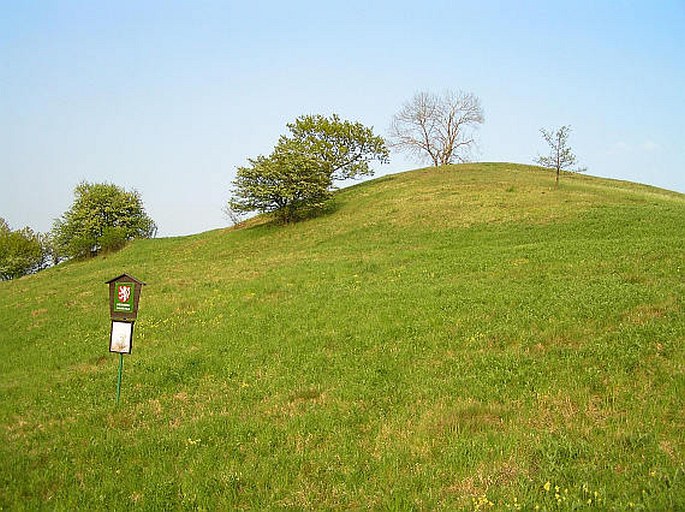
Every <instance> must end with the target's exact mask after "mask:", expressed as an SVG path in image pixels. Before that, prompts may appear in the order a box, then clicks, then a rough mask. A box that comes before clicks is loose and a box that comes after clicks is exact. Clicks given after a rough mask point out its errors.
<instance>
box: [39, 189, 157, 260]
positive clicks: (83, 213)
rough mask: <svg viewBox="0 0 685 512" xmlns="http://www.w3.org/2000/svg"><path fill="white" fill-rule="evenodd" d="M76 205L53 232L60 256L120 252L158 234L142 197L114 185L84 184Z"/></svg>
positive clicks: (57, 224) (61, 218)
mask: <svg viewBox="0 0 685 512" xmlns="http://www.w3.org/2000/svg"><path fill="white" fill-rule="evenodd" d="M74 196H75V199H74V203H73V204H72V206H71V208H70V209H69V210H67V211H66V212H65V213H64V214H63V215H62V216H61V217H60V218H59V219H56V220H55V223H54V226H53V229H52V240H53V243H54V247H55V249H56V251H57V252H58V254H59V255H63V256H66V257H69V258H80V257H84V256H94V255H96V254H98V253H99V252H100V251H103V250H104V251H110V250H117V249H119V248H121V247H123V245H124V244H125V243H126V242H127V241H129V240H133V239H134V238H151V237H152V236H154V235H155V233H156V232H157V226H156V225H155V223H154V221H153V220H152V219H151V218H150V217H149V216H148V215H147V213H145V208H144V207H143V202H142V200H141V198H140V194H139V193H138V192H136V191H135V190H134V191H132V192H127V191H126V190H124V189H123V188H120V187H118V186H116V185H113V184H111V183H87V182H83V183H80V184H79V185H78V186H77V187H76V188H75V189H74Z"/></svg>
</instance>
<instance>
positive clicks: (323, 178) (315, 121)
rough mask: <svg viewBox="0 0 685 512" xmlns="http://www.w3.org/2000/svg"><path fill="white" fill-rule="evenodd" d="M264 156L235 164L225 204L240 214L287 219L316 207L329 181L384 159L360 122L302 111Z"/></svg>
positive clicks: (366, 170) (363, 171) (380, 145)
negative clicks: (230, 195) (305, 113)
mask: <svg viewBox="0 0 685 512" xmlns="http://www.w3.org/2000/svg"><path fill="white" fill-rule="evenodd" d="M287 128H288V131H289V132H290V133H289V134H288V135H282V136H281V137H280V138H279V140H278V142H277V144H276V146H275V147H274V150H273V152H272V153H271V154H270V155H269V156H268V157H266V156H258V157H257V158H254V159H249V160H248V162H249V165H248V166H244V167H238V170H237V175H236V178H235V180H234V181H233V192H232V197H231V199H230V200H229V203H228V208H229V209H230V210H231V211H234V212H239V213H248V212H255V211H257V212H262V213H267V212H274V213H275V214H276V216H277V218H278V219H279V220H281V221H282V222H290V221H292V220H296V219H297V218H298V217H300V216H302V215H305V214H307V213H310V212H313V211H317V210H320V209H321V208H322V207H323V206H324V205H325V203H326V201H327V200H328V199H329V198H330V197H331V193H332V187H333V183H334V182H335V181H339V180H345V179H355V178H359V177H362V176H368V175H372V174H373V170H372V169H371V166H370V163H371V162H372V161H374V160H378V161H380V162H381V163H386V162H387V161H388V157H389V152H388V149H387V147H386V145H385V141H384V140H383V138H382V137H380V136H377V135H374V133H373V130H372V129H371V128H368V127H366V126H364V125H362V124H361V123H359V122H351V121H346V120H341V119H340V118H339V117H338V116H337V115H336V114H333V115H332V116H331V117H325V116H322V115H305V116H301V117H298V118H297V119H296V120H295V121H294V122H293V123H289V124H287Z"/></svg>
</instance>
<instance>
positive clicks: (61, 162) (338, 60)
mask: <svg viewBox="0 0 685 512" xmlns="http://www.w3.org/2000/svg"><path fill="white" fill-rule="evenodd" d="M445 89H453V90H459V89H461V90H464V91H468V92H473V93H475V94H476V95H477V96H479V97H480V99H481V101H482V105H483V108H484V111H485V123H484V125H483V126H482V128H481V129H480V130H479V134H478V137H479V147H478V151H477V152H476V154H475V155H474V156H475V158H474V159H475V160H479V161H510V162H521V163H531V162H532V159H533V158H534V157H535V156H537V155H538V154H540V153H545V152H546V147H545V146H544V142H543V141H542V138H541V136H540V133H539V130H540V128H543V127H544V128H548V129H549V128H557V127H559V126H561V125H565V124H569V125H571V126H572V129H573V132H572V135H571V140H570V143H571V146H572V147H573V149H574V150H575V152H576V155H577V156H578V159H579V163H580V164H581V165H582V166H586V167H588V172H589V174H593V175H597V176H604V177H610V178H616V179H626V180H631V181H637V182H640V183H647V184H652V185H656V186H660V187H664V188H668V189H672V190H678V191H680V192H685V141H684V137H683V135H684V134H685V129H684V128H683V120H685V2H684V1H682V0H680V1H671V2H668V1H656V2H629V1H624V2H617V1H611V2H596V1H592V2H583V1H581V2H576V1H569V2H553V1H551V2H550V1H539V2H537V1H535V2H534V1H522V2H494V1H480V2H458V1H451V2H442V1H436V2H430V1H426V2H403V1H377V2H374V1H371V0H366V1H357V0H348V1H345V2H321V1H317V2H303V1H291V2H271V1H250V2H247V1H245V2H233V1H198V0H194V1H192V2H191V1H188V2H180V1H158V2H156V1H145V0H139V1H117V2H98V1H83V2H75V1H49V0H41V1H28V0H27V1H21V2H5V3H4V4H3V8H2V14H1V15H0V217H4V218H5V219H6V220H7V221H8V222H9V224H10V226H11V227H12V228H15V229H16V228H20V227H23V226H26V225H28V226H31V227H32V228H34V229H36V230H39V231H47V230H49V229H50V227H51V225H52V221H53V220H54V219H55V218H56V217H59V216H60V215H61V214H62V213H63V212H64V211H65V210H66V209H68V208H69V206H70V205H71V203H72V201H73V189H74V187H75V186H76V185H77V184H78V182H79V181H82V180H87V181H93V182H104V181H108V182H113V183H116V184H117V185H120V186H123V187H125V188H127V189H136V190H138V191H139V192H140V193H141V194H142V197H143V200H144V203H145V205H146V208H147V210H148V212H149V213H150V215H151V216H152V217H153V218H154V219H155V221H156V222H157V224H158V225H159V228H160V235H162V236H169V235H182V234H189V233H197V232H201V231H206V230H208V229H212V228H216V227H222V226H226V225H228V224H229V221H228V220H227V219H226V218H225V216H224V214H223V213H222V207H223V205H224V204H225V202H226V200H227V199H228V196H229V186H230V183H231V180H232V179H233V176H234V174H235V168H236V166H239V165H244V164H245V163H246V159H247V158H249V157H255V156H257V155H259V154H268V153H269V152H270V151H271V149H272V147H273V145H274V143H275V142H276V140H277V138H278V136H279V135H280V134H282V133H284V132H285V124H286V123H288V122H290V121H292V120H293V119H294V118H295V117H297V116H298V115H301V114H308V113H322V114H331V113H333V112H335V113H338V114H340V115H341V116H342V117H343V118H347V119H351V120H355V121H361V122H362V123H364V124H366V125H369V126H373V127H374V129H375V131H376V132H377V133H379V134H382V135H385V134H386V133H387V129H388V126H389V123H390V119H391V117H392V115H393V114H394V113H395V112H396V111H397V110H398V109H399V108H400V107H401V105H402V103H403V102H404V101H406V100H408V99H409V98H410V97H411V96H412V95H413V94H414V93H415V92H417V91H422V90H425V91H432V92H441V91H443V90H445ZM419 166H420V164H419V163H417V162H414V161H410V160H408V159H406V158H404V157H403V156H402V155H393V158H392V162H391V164H390V165H386V166H383V167H380V168H378V174H385V173H390V172H399V171H403V170H407V169H412V168H416V167H419Z"/></svg>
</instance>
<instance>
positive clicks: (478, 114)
mask: <svg viewBox="0 0 685 512" xmlns="http://www.w3.org/2000/svg"><path fill="white" fill-rule="evenodd" d="M483 121H484V117H483V109H482V107H481V105H480V99H478V97H477V96H475V95H474V94H472V93H465V92H462V91H457V92H453V91H445V92H444V93H443V94H442V95H437V94H432V93H428V92H419V93H416V94H415V95H414V97H413V98H412V99H411V100H409V101H408V102H406V103H405V104H404V105H403V106H402V109H401V110H400V111H399V112H398V113H397V114H395V115H394V116H393V119H392V123H391V125H390V137H391V140H392V146H393V147H396V148H399V149H400V150H402V151H406V152H407V153H409V154H411V155H413V156H414V157H417V158H419V159H428V160H429V161H431V162H433V165H435V166H436V167H437V166H439V165H446V164H451V163H454V162H455V161H457V162H465V161H467V155H468V150H469V149H470V147H471V145H472V144H473V143H474V142H475V139H474V138H473V137H472V136H471V134H472V132H473V130H474V129H476V128H477V126H478V125H479V124H482V123H483Z"/></svg>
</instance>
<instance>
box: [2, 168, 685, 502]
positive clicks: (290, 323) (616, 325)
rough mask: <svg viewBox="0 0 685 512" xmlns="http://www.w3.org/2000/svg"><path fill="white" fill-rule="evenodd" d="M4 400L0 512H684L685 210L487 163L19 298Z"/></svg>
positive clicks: (112, 259)
mask: <svg viewBox="0 0 685 512" xmlns="http://www.w3.org/2000/svg"><path fill="white" fill-rule="evenodd" d="M122 272H128V273H130V274H132V275H134V276H136V277H138V278H140V279H141V280H143V281H145V282H147V283H148V285H147V286H146V287H145V289H144V290H143V297H142V300H141V309H140V315H139V320H138V322H137V323H136V332H135V338H134V345H133V353H132V355H130V356H126V358H125V370H124V382H123V390H122V403H121V405H120V406H119V407H116V406H115V403H114V397H115V387H116V374H117V367H118V357H116V356H114V355H111V354H109V353H108V351H107V348H108V335H109V316H108V315H109V311H108V306H107V304H108V297H107V287H106V285H105V284H104V282H105V281H106V280H108V279H110V278H112V277H114V276H116V275H118V274H120V273H122ZM0 396H2V405H0V440H1V441H2V443H1V446H0V466H1V467H2V469H3V471H2V472H0V489H1V491H0V508H3V507H4V508H7V509H17V508H19V509H20V508H23V507H25V508H26V509H41V508H42V509H49V510H74V509H92V510H95V509H103V510H104V509H109V510H113V509H128V508H140V509H144V510H174V509H179V510H186V509H190V510H202V509H205V510H231V509H251V510H265V509H267V510H281V509H294V510H303V509H344V510H349V509H353V510H355V509H362V510H364V509H377V510H387V509H394V510H408V509H416V510H454V509H460V508H463V509H477V510H483V509H495V510H500V509H504V510H506V509H507V508H515V507H517V506H523V507H524V509H527V510H528V509H534V508H535V506H539V507H540V509H541V510H566V509H568V510H570V509H579V508H581V509H593V508H597V509H601V510H625V509H627V508H629V507H630V506H631V504H632V505H633V506H636V507H644V508H647V509H650V510H660V509H680V508H685V476H684V475H683V471H684V470H685V437H684V436H683V434H682V433H683V431H684V429H685V407H684V406H685V399H684V397H685V196H683V195H682V194H676V193H671V192H667V191H663V190H659V189H655V188H651V187H646V186H640V185H635V184H630V183H624V182H616V181H609V180H602V179H598V178H592V177H588V176H582V175H568V176H563V177H562V182H561V184H560V187H559V188H558V189H555V188H554V186H553V178H552V176H551V175H550V174H548V173H546V172H544V171H541V170H540V169H538V168H534V167H529V166H522V165H515V164H472V165H460V166H454V167H453V168H443V169H424V170H418V171H413V172H409V173H404V174H399V175H393V176H387V177H383V178H379V179H377V180H374V181H370V182H366V183H363V184H360V185H357V186H355V187H351V188H348V189H344V190H342V191H340V192H338V194H337V195H336V203H335V207H334V208H332V211H331V212H329V213H328V214H327V215H325V216H322V217H319V218H316V219H312V220H309V221H306V222H302V223H299V224H294V225H288V226H282V227H279V226H274V225H271V224H268V223H267V222H265V221H264V220H263V219H254V220H253V221H251V222H249V223H248V225H246V226H245V227H243V228H241V229H226V230H217V231H212V232H208V233H203V234H200V235H195V236H190V237H183V238H169V239H158V240H146V241H139V242H136V243H133V244H131V245H130V246H128V247H127V248H126V249H124V250H123V251H121V252H119V253H117V254H114V255H111V256H107V257H100V258H96V259H93V260H91V261H86V262H75V263H69V264H63V265H60V266H58V267H56V268H53V269H50V270H48V271H45V272H42V273H40V274H38V275H35V276H30V277H27V278H23V279H20V280H17V281H14V282H8V283H0ZM574 507H575V508H574Z"/></svg>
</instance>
